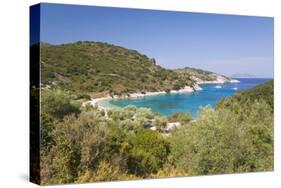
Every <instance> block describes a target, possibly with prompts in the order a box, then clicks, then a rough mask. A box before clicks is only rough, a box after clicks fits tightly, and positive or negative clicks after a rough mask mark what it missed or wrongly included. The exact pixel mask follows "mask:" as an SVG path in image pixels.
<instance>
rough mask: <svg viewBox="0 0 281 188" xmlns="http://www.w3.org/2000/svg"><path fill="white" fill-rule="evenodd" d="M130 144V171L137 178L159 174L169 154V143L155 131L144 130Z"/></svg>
mask: <svg viewBox="0 0 281 188" xmlns="http://www.w3.org/2000/svg"><path fill="white" fill-rule="evenodd" d="M128 143H129V148H130V149H129V157H128V170H129V172H130V173H132V174H135V175H137V176H143V177H145V176H148V175H149V174H151V173H155V172H157V170H158V169H160V168H161V167H162V165H163V164H164V162H165V161H166V159H167V156H168V154H169V143H168V142H167V141H166V140H165V139H164V138H163V137H162V136H161V135H160V134H159V133H157V132H155V131H151V130H145V129H142V130H140V131H139V132H137V133H136V134H135V135H134V136H132V137H131V138H130V139H129V141H128Z"/></svg>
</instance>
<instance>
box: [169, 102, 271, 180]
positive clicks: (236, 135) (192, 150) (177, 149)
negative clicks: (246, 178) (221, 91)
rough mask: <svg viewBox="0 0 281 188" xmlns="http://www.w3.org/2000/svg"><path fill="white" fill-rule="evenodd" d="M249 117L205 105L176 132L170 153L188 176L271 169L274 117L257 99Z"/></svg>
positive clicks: (264, 103) (250, 107)
mask: <svg viewBox="0 0 281 188" xmlns="http://www.w3.org/2000/svg"><path fill="white" fill-rule="evenodd" d="M247 109H248V116H247V118H246V117H243V118H241V115H240V114H236V113H234V112H233V111H231V110H229V109H226V108H222V109H217V110H214V109H212V108H205V109H203V110H202V111H201V113H200V115H199V117H198V118H197V119H196V121H195V122H193V123H191V124H190V125H189V126H188V127H183V128H181V129H179V130H177V131H176V133H175V135H173V137H172V144H171V153H172V155H173V158H174V160H175V163H176V165H177V167H178V168H182V169H183V170H184V171H185V172H187V173H188V174H190V175H202V174H218V173H237V172H253V171H266V170H272V168H273V116H272V114H271V112H270V106H269V105H268V104H267V103H266V102H264V101H256V102H255V103H253V104H252V105H251V106H248V108H247Z"/></svg>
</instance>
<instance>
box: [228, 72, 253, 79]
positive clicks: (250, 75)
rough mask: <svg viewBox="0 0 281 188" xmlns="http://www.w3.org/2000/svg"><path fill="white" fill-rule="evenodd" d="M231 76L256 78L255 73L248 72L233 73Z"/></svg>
mask: <svg viewBox="0 0 281 188" xmlns="http://www.w3.org/2000/svg"><path fill="white" fill-rule="evenodd" d="M231 77H232V78H256V77H257V76H256V75H252V74H248V73H235V74H233V75H231Z"/></svg>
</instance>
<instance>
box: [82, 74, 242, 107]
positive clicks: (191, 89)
mask: <svg viewBox="0 0 281 188" xmlns="http://www.w3.org/2000/svg"><path fill="white" fill-rule="evenodd" d="M239 82H240V81H239V80H236V79H231V80H230V81H226V80H225V79H220V78H218V79H217V80H213V81H198V82H197V84H196V85H194V86H193V87H190V86H185V87H184V88H182V89H179V90H171V91H170V92H169V93H171V94H178V93H192V92H195V91H201V90H202V88H201V87H200V85H201V84H225V83H239ZM165 94H167V92H165V91H156V92H145V93H140V92H138V93H130V94H128V95H126V96H117V95H115V96H113V97H112V96H109V95H108V96H105V97H100V98H93V99H91V100H89V101H86V102H84V103H83V104H82V106H85V105H87V104H90V105H93V106H96V107H97V108H98V109H99V110H103V111H107V110H108V109H109V107H106V106H104V105H103V104H101V101H104V100H111V99H134V98H142V97H146V96H156V95H165Z"/></svg>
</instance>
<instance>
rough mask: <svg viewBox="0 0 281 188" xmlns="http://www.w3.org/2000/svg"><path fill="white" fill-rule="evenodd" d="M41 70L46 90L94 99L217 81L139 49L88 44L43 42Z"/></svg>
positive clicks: (209, 74)
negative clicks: (173, 66)
mask: <svg viewBox="0 0 281 188" xmlns="http://www.w3.org/2000/svg"><path fill="white" fill-rule="evenodd" d="M41 71H42V73H41V84H42V86H43V87H51V88H56V87H59V88H63V89H66V90H70V91H75V92H77V93H81V94H88V95H91V96H92V97H95V96H104V95H107V94H112V95H124V94H128V93H133V92H146V91H169V90H178V89H181V88H183V87H184V86H193V85H194V84H196V83H197V81H198V79H201V80H212V79H213V80H215V79H216V74H215V73H212V72H208V71H203V70H200V69H193V68H184V69H176V70H170V69H165V68H163V67H161V66H159V65H157V64H156V61H155V59H153V58H149V57H147V56H146V55H144V54H141V53H139V52H137V51H136V50H131V49H126V48H124V47H120V46H116V45H112V44H107V43H102V42H86V41H85V42H75V43H70V44H62V45H51V44H47V43H41ZM225 78H226V77H225ZM226 79H227V78H226Z"/></svg>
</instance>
